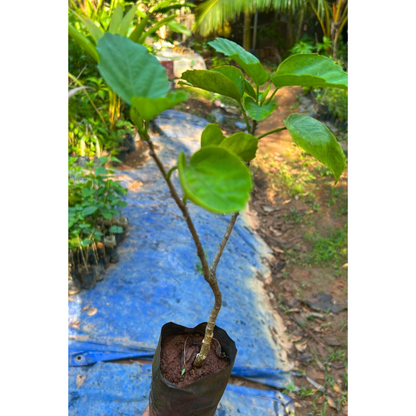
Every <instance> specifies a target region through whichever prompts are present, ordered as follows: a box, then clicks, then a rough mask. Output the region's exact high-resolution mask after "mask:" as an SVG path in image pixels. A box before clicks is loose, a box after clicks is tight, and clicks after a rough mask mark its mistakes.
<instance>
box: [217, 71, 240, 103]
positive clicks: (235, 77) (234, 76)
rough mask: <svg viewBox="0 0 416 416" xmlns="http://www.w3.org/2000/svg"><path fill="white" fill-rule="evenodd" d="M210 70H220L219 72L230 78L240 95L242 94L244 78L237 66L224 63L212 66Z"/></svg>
mask: <svg viewBox="0 0 416 416" xmlns="http://www.w3.org/2000/svg"><path fill="white" fill-rule="evenodd" d="M212 71H215V72H220V73H221V74H223V75H225V76H226V77H228V78H230V80H231V81H232V82H234V84H235V85H237V88H238V90H239V91H240V97H242V96H243V94H244V81H245V79H244V75H243V73H242V72H241V71H240V70H239V69H238V68H236V67H235V66H231V65H224V66H219V67H217V68H214V69H212Z"/></svg>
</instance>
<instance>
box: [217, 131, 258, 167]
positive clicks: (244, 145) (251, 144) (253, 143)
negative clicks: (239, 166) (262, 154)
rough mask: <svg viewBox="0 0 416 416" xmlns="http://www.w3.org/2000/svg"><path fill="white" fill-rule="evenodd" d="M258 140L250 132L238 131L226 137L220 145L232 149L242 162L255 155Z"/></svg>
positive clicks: (251, 158) (248, 160)
mask: <svg viewBox="0 0 416 416" xmlns="http://www.w3.org/2000/svg"><path fill="white" fill-rule="evenodd" d="M258 142H259V141H258V139H257V137H254V136H253V135H252V134H248V133H243V132H238V133H234V134H232V135H231V136H230V137H226V138H225V139H224V140H223V142H222V143H221V144H220V147H223V148H225V149H227V150H230V151H232V152H233V153H235V154H236V155H238V156H239V157H240V158H241V159H243V160H244V162H250V160H253V159H254V158H255V157H256V152H257V147H258Z"/></svg>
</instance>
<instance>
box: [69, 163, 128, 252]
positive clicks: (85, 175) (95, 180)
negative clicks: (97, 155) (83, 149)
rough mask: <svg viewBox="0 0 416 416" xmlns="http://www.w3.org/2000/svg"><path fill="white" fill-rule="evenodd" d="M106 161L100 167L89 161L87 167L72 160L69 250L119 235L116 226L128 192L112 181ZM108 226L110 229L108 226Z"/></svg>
mask: <svg viewBox="0 0 416 416" xmlns="http://www.w3.org/2000/svg"><path fill="white" fill-rule="evenodd" d="M106 162H107V158H101V159H100V160H99V163H98V166H96V165H95V164H94V162H88V163H87V166H86V168H82V167H79V166H77V165H76V158H69V172H68V203H69V206H68V243H69V249H71V250H74V249H85V248H86V247H88V246H89V245H91V244H94V243H95V242H97V241H101V240H102V237H103V236H105V235H106V234H113V233H120V232H122V231H123V230H122V229H121V230H120V228H121V227H119V226H117V225H116V223H117V217H119V216H120V217H121V209H122V208H123V207H125V206H126V202H125V201H124V200H123V198H124V196H125V195H126V194H127V189H125V188H123V187H122V185H121V183H120V182H119V181H115V180H114V179H113V178H112V175H113V173H114V171H113V170H112V169H107V168H106V167H105V163H106ZM106 225H107V227H106Z"/></svg>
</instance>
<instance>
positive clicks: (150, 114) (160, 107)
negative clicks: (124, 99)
mask: <svg viewBox="0 0 416 416" xmlns="http://www.w3.org/2000/svg"><path fill="white" fill-rule="evenodd" d="M187 99H188V94H186V93H184V92H183V91H178V92H172V93H170V94H168V95H167V96H166V97H161V98H147V97H133V98H132V99H131V102H132V105H133V107H134V109H135V110H136V111H137V112H138V113H139V114H140V117H141V118H142V119H143V120H151V119H152V118H155V117H156V116H157V115H158V114H160V113H163V111H165V110H168V109H169V108H172V107H173V106H175V105H176V104H179V103H182V102H183V101H186V100H187Z"/></svg>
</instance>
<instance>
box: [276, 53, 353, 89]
mask: <svg viewBox="0 0 416 416" xmlns="http://www.w3.org/2000/svg"><path fill="white" fill-rule="evenodd" d="M272 82H273V84H274V85H275V86H276V87H278V88H281V87H287V86H291V85H299V86H302V87H337V88H343V89H347V88H348V75H347V73H346V72H344V71H343V70H342V68H341V67H340V66H339V65H337V64H335V62H334V61H333V60H332V59H330V58H326V57H324V56H320V55H317V54H312V53H311V54H298V55H292V56H289V58H287V59H285V60H284V61H283V62H282V63H281V64H280V65H279V67H278V68H277V71H276V73H275V74H274V75H273V77H272Z"/></svg>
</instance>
